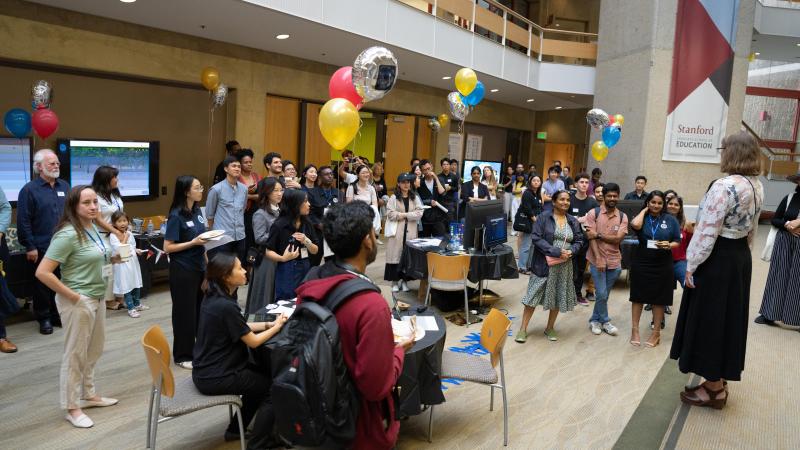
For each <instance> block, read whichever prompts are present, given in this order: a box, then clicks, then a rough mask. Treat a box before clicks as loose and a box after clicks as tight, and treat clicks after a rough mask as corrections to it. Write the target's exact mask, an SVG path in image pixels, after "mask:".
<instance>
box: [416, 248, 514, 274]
mask: <svg viewBox="0 0 800 450" xmlns="http://www.w3.org/2000/svg"><path fill="white" fill-rule="evenodd" d="M428 251H430V249H428V248H425V247H421V246H419V245H416V244H415V243H413V242H411V241H408V242H406V247H405V251H403V255H402V256H401V257H400V271H401V273H403V274H404V275H405V276H406V277H408V278H410V279H412V280H423V279H427V278H428V256H427V254H428ZM445 254H447V253H445ZM503 278H505V279H514V278H519V271H518V270H517V262H516V260H515V258H514V250H513V249H512V248H511V247H510V246H508V245H505V244H503V245H498V246H497V247H495V248H494V249H493V250H492V251H490V252H480V251H477V252H476V251H473V252H471V253H470V261H469V274H468V275H467V279H468V280H469V281H471V282H473V283H478V282H479V281H483V280H500V279H503Z"/></svg>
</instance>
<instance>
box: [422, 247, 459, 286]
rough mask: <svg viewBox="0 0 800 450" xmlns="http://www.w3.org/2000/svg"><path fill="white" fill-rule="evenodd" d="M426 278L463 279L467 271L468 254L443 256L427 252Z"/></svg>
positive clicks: (434, 279) (442, 279) (438, 279)
mask: <svg viewBox="0 0 800 450" xmlns="http://www.w3.org/2000/svg"><path fill="white" fill-rule="evenodd" d="M427 256H428V278H430V280H431V281H464V280H465V279H466V278H467V274H468V273H469V261H470V256H469V255H454V256H445V255H440V254H438V253H434V252H428V255H427Z"/></svg>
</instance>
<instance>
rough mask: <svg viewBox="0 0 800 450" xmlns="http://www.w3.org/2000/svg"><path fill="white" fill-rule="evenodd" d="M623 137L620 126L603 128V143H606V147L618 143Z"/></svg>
mask: <svg viewBox="0 0 800 450" xmlns="http://www.w3.org/2000/svg"><path fill="white" fill-rule="evenodd" d="M621 137H622V133H621V132H620V130H619V128H618V127H614V126H609V127H605V128H604V129H603V143H604V144H606V147H608V148H611V147H613V146H615V145H617V142H619V138H621Z"/></svg>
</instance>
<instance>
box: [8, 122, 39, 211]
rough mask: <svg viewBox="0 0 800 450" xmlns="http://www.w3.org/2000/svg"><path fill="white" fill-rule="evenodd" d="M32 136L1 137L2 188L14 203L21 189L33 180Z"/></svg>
mask: <svg viewBox="0 0 800 450" xmlns="http://www.w3.org/2000/svg"><path fill="white" fill-rule="evenodd" d="M32 144H33V142H32V140H31V138H22V139H18V138H15V137H6V136H2V137H0V188H2V189H3V192H4V193H5V194H6V198H7V199H8V201H9V202H11V203H12V204H16V202H17V198H18V197H19V191H20V189H22V186H25V183H27V182H29V181H31V177H32V174H33V171H32V170H31V160H32V155H31V148H33V145H32Z"/></svg>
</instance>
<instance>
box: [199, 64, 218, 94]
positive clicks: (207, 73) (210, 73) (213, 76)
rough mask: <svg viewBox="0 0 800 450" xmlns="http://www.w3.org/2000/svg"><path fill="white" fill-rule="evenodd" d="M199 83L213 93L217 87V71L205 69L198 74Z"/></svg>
mask: <svg viewBox="0 0 800 450" xmlns="http://www.w3.org/2000/svg"><path fill="white" fill-rule="evenodd" d="M200 82H202V83H203V87H204V88H206V90H209V91H213V90H214V89H216V88H217V87H219V71H218V70H217V69H215V68H213V67H206V68H205V69H203V73H202V74H200Z"/></svg>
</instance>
